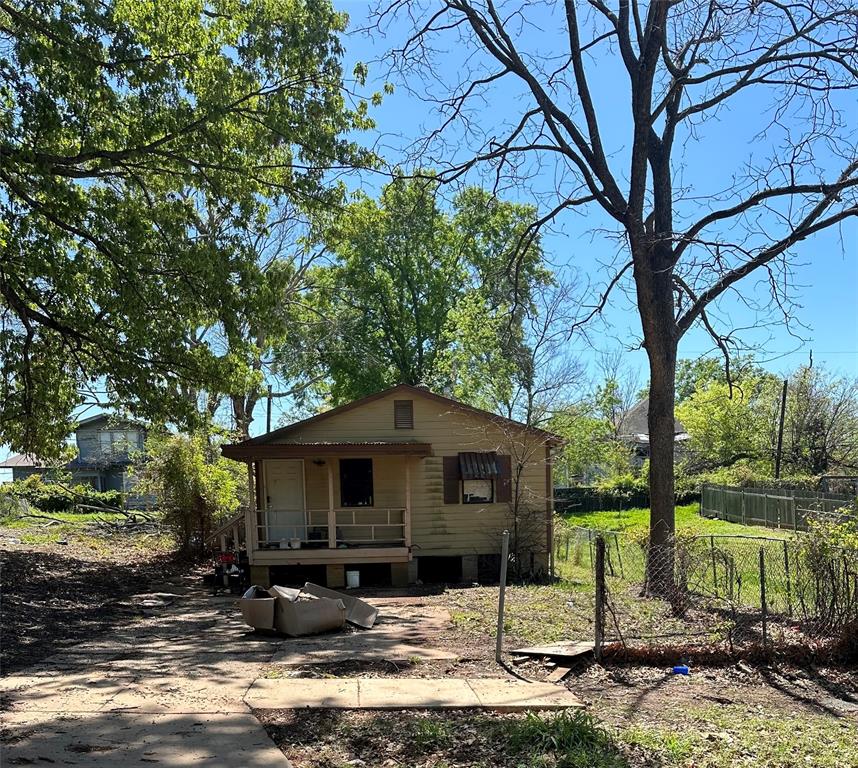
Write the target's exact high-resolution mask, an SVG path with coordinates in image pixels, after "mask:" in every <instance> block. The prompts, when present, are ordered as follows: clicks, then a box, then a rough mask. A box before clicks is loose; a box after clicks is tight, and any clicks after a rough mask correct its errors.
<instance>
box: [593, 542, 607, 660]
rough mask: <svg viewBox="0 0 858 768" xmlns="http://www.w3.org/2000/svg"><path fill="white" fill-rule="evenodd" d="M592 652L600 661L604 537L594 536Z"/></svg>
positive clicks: (603, 629) (603, 632)
mask: <svg viewBox="0 0 858 768" xmlns="http://www.w3.org/2000/svg"><path fill="white" fill-rule="evenodd" d="M594 627H595V636H594V638H593V640H594V644H593V654H594V655H595V657H596V661H598V662H601V661H602V642H603V641H604V639H605V539H604V537H603V536H602V535H601V534H600V535H599V536H597V537H596V615H595V621H594Z"/></svg>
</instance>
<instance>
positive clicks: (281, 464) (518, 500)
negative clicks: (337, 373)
mask: <svg viewBox="0 0 858 768" xmlns="http://www.w3.org/2000/svg"><path fill="white" fill-rule="evenodd" d="M561 443H562V440H561V438H559V437H558V436H556V435H554V434H551V433H550V432H546V431H544V430H541V429H536V428H534V427H528V426H526V425H524V424H521V423H519V422H516V421H512V420H510V419H506V418H503V417H501V416H497V415H495V414H492V413H489V412H486V411H482V410H479V409H477V408H472V407H470V406H467V405H464V404H463V403H460V402H458V401H456V400H452V399H450V398H447V397H443V396H441V395H438V394H435V393H433V392H431V391H429V390H428V389H426V388H424V387H415V386H410V385H407V384H400V385H398V386H396V387H392V388H391V389H387V390H384V391H383V392H378V393H376V394H374V395H370V396H368V397H364V398H362V399H360V400H356V401H355V402H352V403H349V404H347V405H343V406H340V407H339V408H334V409H332V410H330V411H327V412H325V413H322V414H319V415H317V416H313V417H311V418H308V419H305V420H303V421H299V422H296V423H294V424H291V425H289V426H287V427H283V428H282V429H277V430H274V431H273V432H269V433H268V434H265V435H262V436H260V437H256V438H252V439H250V440H246V441H244V442H241V443H235V444H232V445H225V446H223V449H222V450H223V454H224V456H227V457H228V458H231V459H236V460H239V461H244V462H247V464H248V466H249V468H250V470H251V471H250V473H249V476H250V478H251V484H252V485H253V486H254V493H253V495H254V496H255V499H256V504H255V509H249V510H248V511H247V513H246V515H245V535H246V542H247V551H248V557H249V560H250V565H251V571H252V574H251V577H252V579H253V581H254V583H262V584H270V583H273V582H277V581H280V582H290V581H301V580H303V579H305V578H306V579H311V580H314V581H322V582H323V583H326V584H327V585H328V586H329V587H338V586H343V585H344V583H345V572H346V571H358V572H359V574H360V580H361V583H362V584H391V585H394V586H401V585H405V584H407V583H414V582H416V581H418V580H422V581H466V582H471V581H477V580H486V581H490V580H496V579H497V576H498V569H499V563H500V548H501V539H502V532H503V531H504V529H508V530H509V531H510V534H511V537H512V540H511V544H510V550H511V552H512V553H513V557H515V558H518V560H519V563H518V564H519V566H520V568H521V571H522V572H524V573H529V574H532V575H534V576H538V575H545V574H546V572H547V570H548V566H549V557H550V553H551V537H552V527H551V521H552V514H553V486H552V478H551V456H552V451H553V450H554V449H555V448H557V447H559V446H560V445H561Z"/></svg>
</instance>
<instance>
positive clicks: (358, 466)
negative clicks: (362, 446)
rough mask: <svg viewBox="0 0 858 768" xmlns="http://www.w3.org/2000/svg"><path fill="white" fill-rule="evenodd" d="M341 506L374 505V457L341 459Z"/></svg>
mask: <svg viewBox="0 0 858 768" xmlns="http://www.w3.org/2000/svg"><path fill="white" fill-rule="evenodd" d="M340 506H342V507H371V506H372V459H340Z"/></svg>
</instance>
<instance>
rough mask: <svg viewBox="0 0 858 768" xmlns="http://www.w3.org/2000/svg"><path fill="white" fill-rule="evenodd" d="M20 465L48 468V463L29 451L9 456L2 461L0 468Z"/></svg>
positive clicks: (11, 467)
mask: <svg viewBox="0 0 858 768" xmlns="http://www.w3.org/2000/svg"><path fill="white" fill-rule="evenodd" d="M18 467H36V468H38V469H45V468H47V464H45V462H43V461H41V460H40V459H37V458H36V457H35V456H32V455H31V454H29V453H16V454H14V455H12V456H7V457H6V458H5V459H4V460H3V461H2V462H0V469H16V468H18Z"/></svg>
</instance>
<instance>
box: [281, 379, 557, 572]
mask: <svg viewBox="0 0 858 768" xmlns="http://www.w3.org/2000/svg"><path fill="white" fill-rule="evenodd" d="M401 399H403V396H402V394H401V393H391V394H390V395H389V396H385V397H382V398H379V399H376V400H373V401H372V402H368V403H365V404H362V405H360V406H359V407H356V408H352V409H349V410H346V411H344V412H342V413H338V414H334V415H332V416H330V417H329V418H325V419H321V420H318V421H311V422H309V423H307V424H305V425H303V426H299V427H298V428H296V429H295V430H290V431H289V433H288V434H286V435H283V436H281V437H279V438H276V439H274V440H272V443H273V444H278V443H279V444H284V443H291V442H302V443H303V442H316V441H317V442H337V441H342V442H346V441H373V440H393V441H397V440H399V441H401V440H413V441H415V442H419V443H430V444H431V445H432V455H431V456H428V457H426V458H423V459H420V458H406V457H404V456H374V457H373V483H374V506H375V507H376V508H379V509H382V508H388V507H403V506H405V498H404V491H403V488H404V485H403V477H404V474H405V462H406V461H410V462H411V472H412V475H411V476H412V512H411V541H412V545H413V547H414V555H415V556H417V557H423V556H431V555H465V554H492V553H496V552H498V550H499V544H500V538H501V533H502V531H503V529H504V528H506V527H510V526H511V524H512V523H511V512H510V510H511V506H510V504H508V503H504V502H501V503H497V502H496V503H491V504H479V505H478V504H461V503H457V504H445V503H444V495H443V490H444V488H443V457H444V456H456V455H458V454H459V453H460V452H465V451H486V452H488V451H496V452H497V453H498V454H500V455H511V456H512V457H513V458H512V461H511V464H512V471H513V474H515V473H516V464H517V463H518V459H519V458H521V459H523V461H522V463H523V464H524V469H523V472H522V475H521V481H520V484H519V493H520V507H521V508H522V509H524V510H526V511H527V512H526V513H527V514H528V515H532V516H534V518H535V519H537V520H538V521H539V522H538V524H536V525H534V530H536V531H539V533H537V534H535V538H534V539H533V542H534V546H533V547H532V551H533V552H534V553H535V554H542V555H544V554H545V552H546V551H547V536H548V533H547V531H548V528H547V525H546V523H547V522H548V520H547V519H546V515H548V516H549V518H550V498H549V497H550V489H548V488H547V487H546V471H545V467H546V459H545V456H546V452H545V442H544V440H543V439H542V438H541V437H540V435H538V434H534V433H531V432H526V431H523V430H521V429H520V428H516V427H514V426H511V425H509V426H508V425H500V424H496V423H493V422H492V421H491V420H489V419H488V418H485V417H480V416H479V415H477V414H473V413H469V412H465V411H461V410H459V409H456V408H454V407H450V406H447V405H445V404H444V403H441V402H438V401H435V400H433V399H430V398H428V397H427V398H424V397H421V396H420V395H419V394H415V396H414V398H413V400H414V408H413V413H414V428H413V429H409V430H403V429H401V428H399V429H397V428H396V427H395V426H394V401H395V400H401ZM315 461H317V462H321V461H325V462H334V465H333V468H334V484H335V487H334V503H335V506H337V507H338V506H340V496H339V471H338V468H337V464H336V462H337V459H336V458H332V457H324V458H322V457H318V458H317V459H316V460H315ZM305 473H306V475H305V476H306V493H307V502H308V507H309V508H311V509H314V508H315V509H325V508H327V505H328V485H327V483H328V480H327V465H326V464H318V463H314V459H313V455H312V448H308V449H307V460H306V461H305ZM513 487H514V488H515V483H513Z"/></svg>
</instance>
